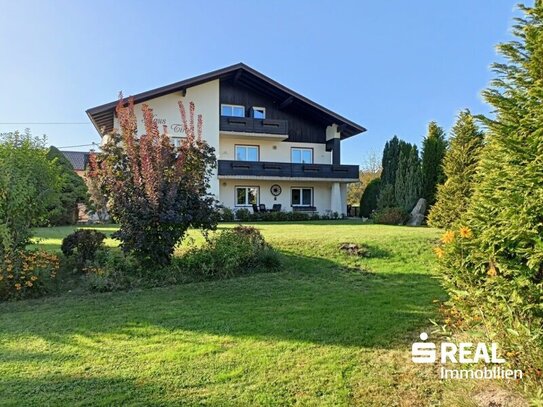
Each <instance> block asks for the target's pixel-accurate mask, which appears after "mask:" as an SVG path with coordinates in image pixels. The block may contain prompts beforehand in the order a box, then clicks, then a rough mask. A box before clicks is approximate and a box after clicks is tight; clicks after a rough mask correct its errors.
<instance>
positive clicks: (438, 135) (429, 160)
mask: <svg viewBox="0 0 543 407" xmlns="http://www.w3.org/2000/svg"><path fill="white" fill-rule="evenodd" d="M446 150H447V141H446V140H445V132H444V131H443V129H442V128H441V127H439V126H438V125H437V123H436V122H430V123H429V124H428V134H427V135H426V137H425V139H424V141H423V143H422V197H423V198H425V199H426V202H427V204H428V207H430V206H432V205H433V204H434V203H435V195H436V190H437V185H439V184H442V183H443V182H444V181H445V176H444V173H443V167H442V162H443V157H444V156H445V151H446Z"/></svg>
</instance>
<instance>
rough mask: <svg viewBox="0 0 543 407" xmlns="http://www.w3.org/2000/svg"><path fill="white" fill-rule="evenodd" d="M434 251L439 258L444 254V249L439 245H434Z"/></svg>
mask: <svg viewBox="0 0 543 407" xmlns="http://www.w3.org/2000/svg"><path fill="white" fill-rule="evenodd" d="M434 253H435V254H436V256H437V257H438V258H440V259H441V258H442V257H443V256H444V255H445V251H444V250H443V249H442V248H441V247H434Z"/></svg>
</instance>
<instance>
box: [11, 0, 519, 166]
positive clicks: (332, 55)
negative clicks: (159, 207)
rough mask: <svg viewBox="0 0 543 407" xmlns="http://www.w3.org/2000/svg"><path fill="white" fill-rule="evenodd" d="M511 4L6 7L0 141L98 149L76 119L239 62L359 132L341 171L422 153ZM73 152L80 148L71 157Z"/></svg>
mask: <svg viewBox="0 0 543 407" xmlns="http://www.w3.org/2000/svg"><path fill="white" fill-rule="evenodd" d="M516 3H517V1H516V0H513V1H509V0H477V1H473V0H454V1H452V0H450V1H442V0H412V1H404V0H391V1H374V0H371V1H369V0H358V1H337V0H336V1H315V0H313V1H266V2H264V1H255V0H252V1H237V0H230V1H221V2H219V1H192V2H186V1H115V2H110V1H79V0H76V1H22V0H19V1H7V0H5V1H2V12H1V13H0V51H1V52H0V55H1V57H2V63H1V64H0V123H40V122H59V123H85V124H58V125H43V124H0V132H5V131H11V130H15V129H24V128H25V127H29V128H31V130H32V132H33V133H34V134H37V135H40V134H44V133H45V134H47V136H48V139H49V141H50V143H51V144H54V145H57V146H59V147H65V146H73V145H80V144H89V143H91V142H93V141H94V142H98V141H99V137H98V134H97V133H96V131H95V130H94V127H93V126H92V125H91V124H90V122H89V121H88V118H87V116H86V114H85V110H86V109H87V108H89V107H93V106H96V105H99V104H102V103H105V102H109V101H112V100H115V99H116V97H117V93H118V91H119V90H123V91H124V93H125V95H129V94H134V93H138V92H141V91H145V90H148V89H152V88H155V87H158V86H161V85H165V84H168V83H171V82H175V81H178V80H181V79H184V78H187V77H191V76H194V75H198V74H201V73H204V72H208V71H210V70H214V69H217V68H221V67H224V66H228V65H231V64H234V63H237V62H244V63H246V64H248V65H250V66H252V67H253V68H255V69H257V70H259V71H261V72H262V73H264V74H266V75H268V76H270V77H271V78H273V79H275V80H277V81H279V82H281V83H283V84H284V85H286V86H288V87H290V88H292V89H294V90H295V91H297V92H299V93H301V94H303V95H305V96H307V97H309V98H311V99H313V100H315V101H316V102H318V103H320V104H322V105H324V106H326V107H328V108H330V109H332V110H334V111H336V112H338V113H340V114H342V115H344V116H346V117H348V118H349V119H351V120H353V121H355V122H357V123H360V124H362V125H363V126H365V127H366V128H367V129H368V131H367V132H366V133H363V134H362V135H359V136H357V137H353V138H351V139H350V140H347V141H346V142H344V143H343V149H342V161H343V162H344V163H352V164H359V163H362V162H363V161H364V160H365V159H366V157H367V156H368V154H369V153H370V152H375V153H377V154H379V155H380V153H381V151H382V148H383V146H384V143H385V141H386V140H387V139H389V138H390V137H392V136H393V135H394V134H396V135H398V136H399V137H401V138H403V139H405V140H408V141H410V142H414V143H418V144H419V145H420V143H421V141H422V138H423V136H424V134H425V130H426V126H427V123H428V122H429V121H430V120H436V121H437V122H438V123H439V124H440V125H442V126H444V127H445V128H446V129H447V130H448V129H449V128H450V126H451V125H452V123H453V121H454V118H455V115H456V114H457V113H458V111H459V110H461V109H463V108H466V107H467V108H469V109H470V110H471V111H472V112H474V113H487V112H488V111H489V107H488V106H487V105H486V104H485V103H484V102H483V101H482V99H481V97H480V92H481V90H482V89H484V88H485V87H486V85H487V84H488V82H489V80H490V79H491V78H492V74H491V72H490V70H489V65H490V64H491V63H492V62H493V61H495V60H496V59H497V56H496V53H495V45H496V44H497V43H498V42H501V41H504V40H508V39H509V38H510V26H511V21H512V18H513V16H514V14H516V9H515V4H516ZM75 149H80V150H85V149H88V147H86V148H85V147H82V148H75Z"/></svg>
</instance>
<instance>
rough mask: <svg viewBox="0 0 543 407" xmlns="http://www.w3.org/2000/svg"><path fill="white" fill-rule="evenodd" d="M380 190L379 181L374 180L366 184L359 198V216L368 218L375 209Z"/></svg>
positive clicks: (378, 179)
mask: <svg viewBox="0 0 543 407" xmlns="http://www.w3.org/2000/svg"><path fill="white" fill-rule="evenodd" d="M380 190H381V179H380V178H375V179H373V180H371V181H370V182H369V183H368V186H367V187H366V189H364V192H363V193H362V198H360V216H361V217H365V218H369V217H370V216H371V213H372V212H373V211H374V210H375V209H377V198H378V197H379V192H380Z"/></svg>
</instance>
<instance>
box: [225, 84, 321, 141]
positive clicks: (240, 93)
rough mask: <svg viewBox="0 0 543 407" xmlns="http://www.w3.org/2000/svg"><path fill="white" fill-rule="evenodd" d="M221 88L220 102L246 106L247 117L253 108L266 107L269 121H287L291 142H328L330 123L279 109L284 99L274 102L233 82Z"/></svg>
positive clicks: (296, 111) (300, 112) (298, 112)
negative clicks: (328, 126) (327, 131)
mask: <svg viewBox="0 0 543 407" xmlns="http://www.w3.org/2000/svg"><path fill="white" fill-rule="evenodd" d="M220 88H221V89H220V102H221V103H225V104H233V105H243V106H245V113H246V115H247V116H249V109H250V108H251V107H264V108H266V118H267V119H277V120H287V121H288V135H289V141H292V142H297V143H324V142H326V126H327V125H328V124H329V123H327V122H325V121H323V120H322V119H320V120H319V119H318V118H317V119H316V118H315V117H312V118H311V117H308V116H307V115H305V114H304V112H303V111H302V110H301V109H292V108H291V107H289V106H287V107H285V108H283V109H281V108H279V107H280V106H281V104H282V102H284V100H283V99H281V100H274V99H273V98H272V97H270V96H265V95H263V94H262V93H259V92H257V91H255V90H253V89H250V88H248V87H245V86H243V85H241V84H236V83H234V82H233V81H231V80H222V81H221V83H220Z"/></svg>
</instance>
